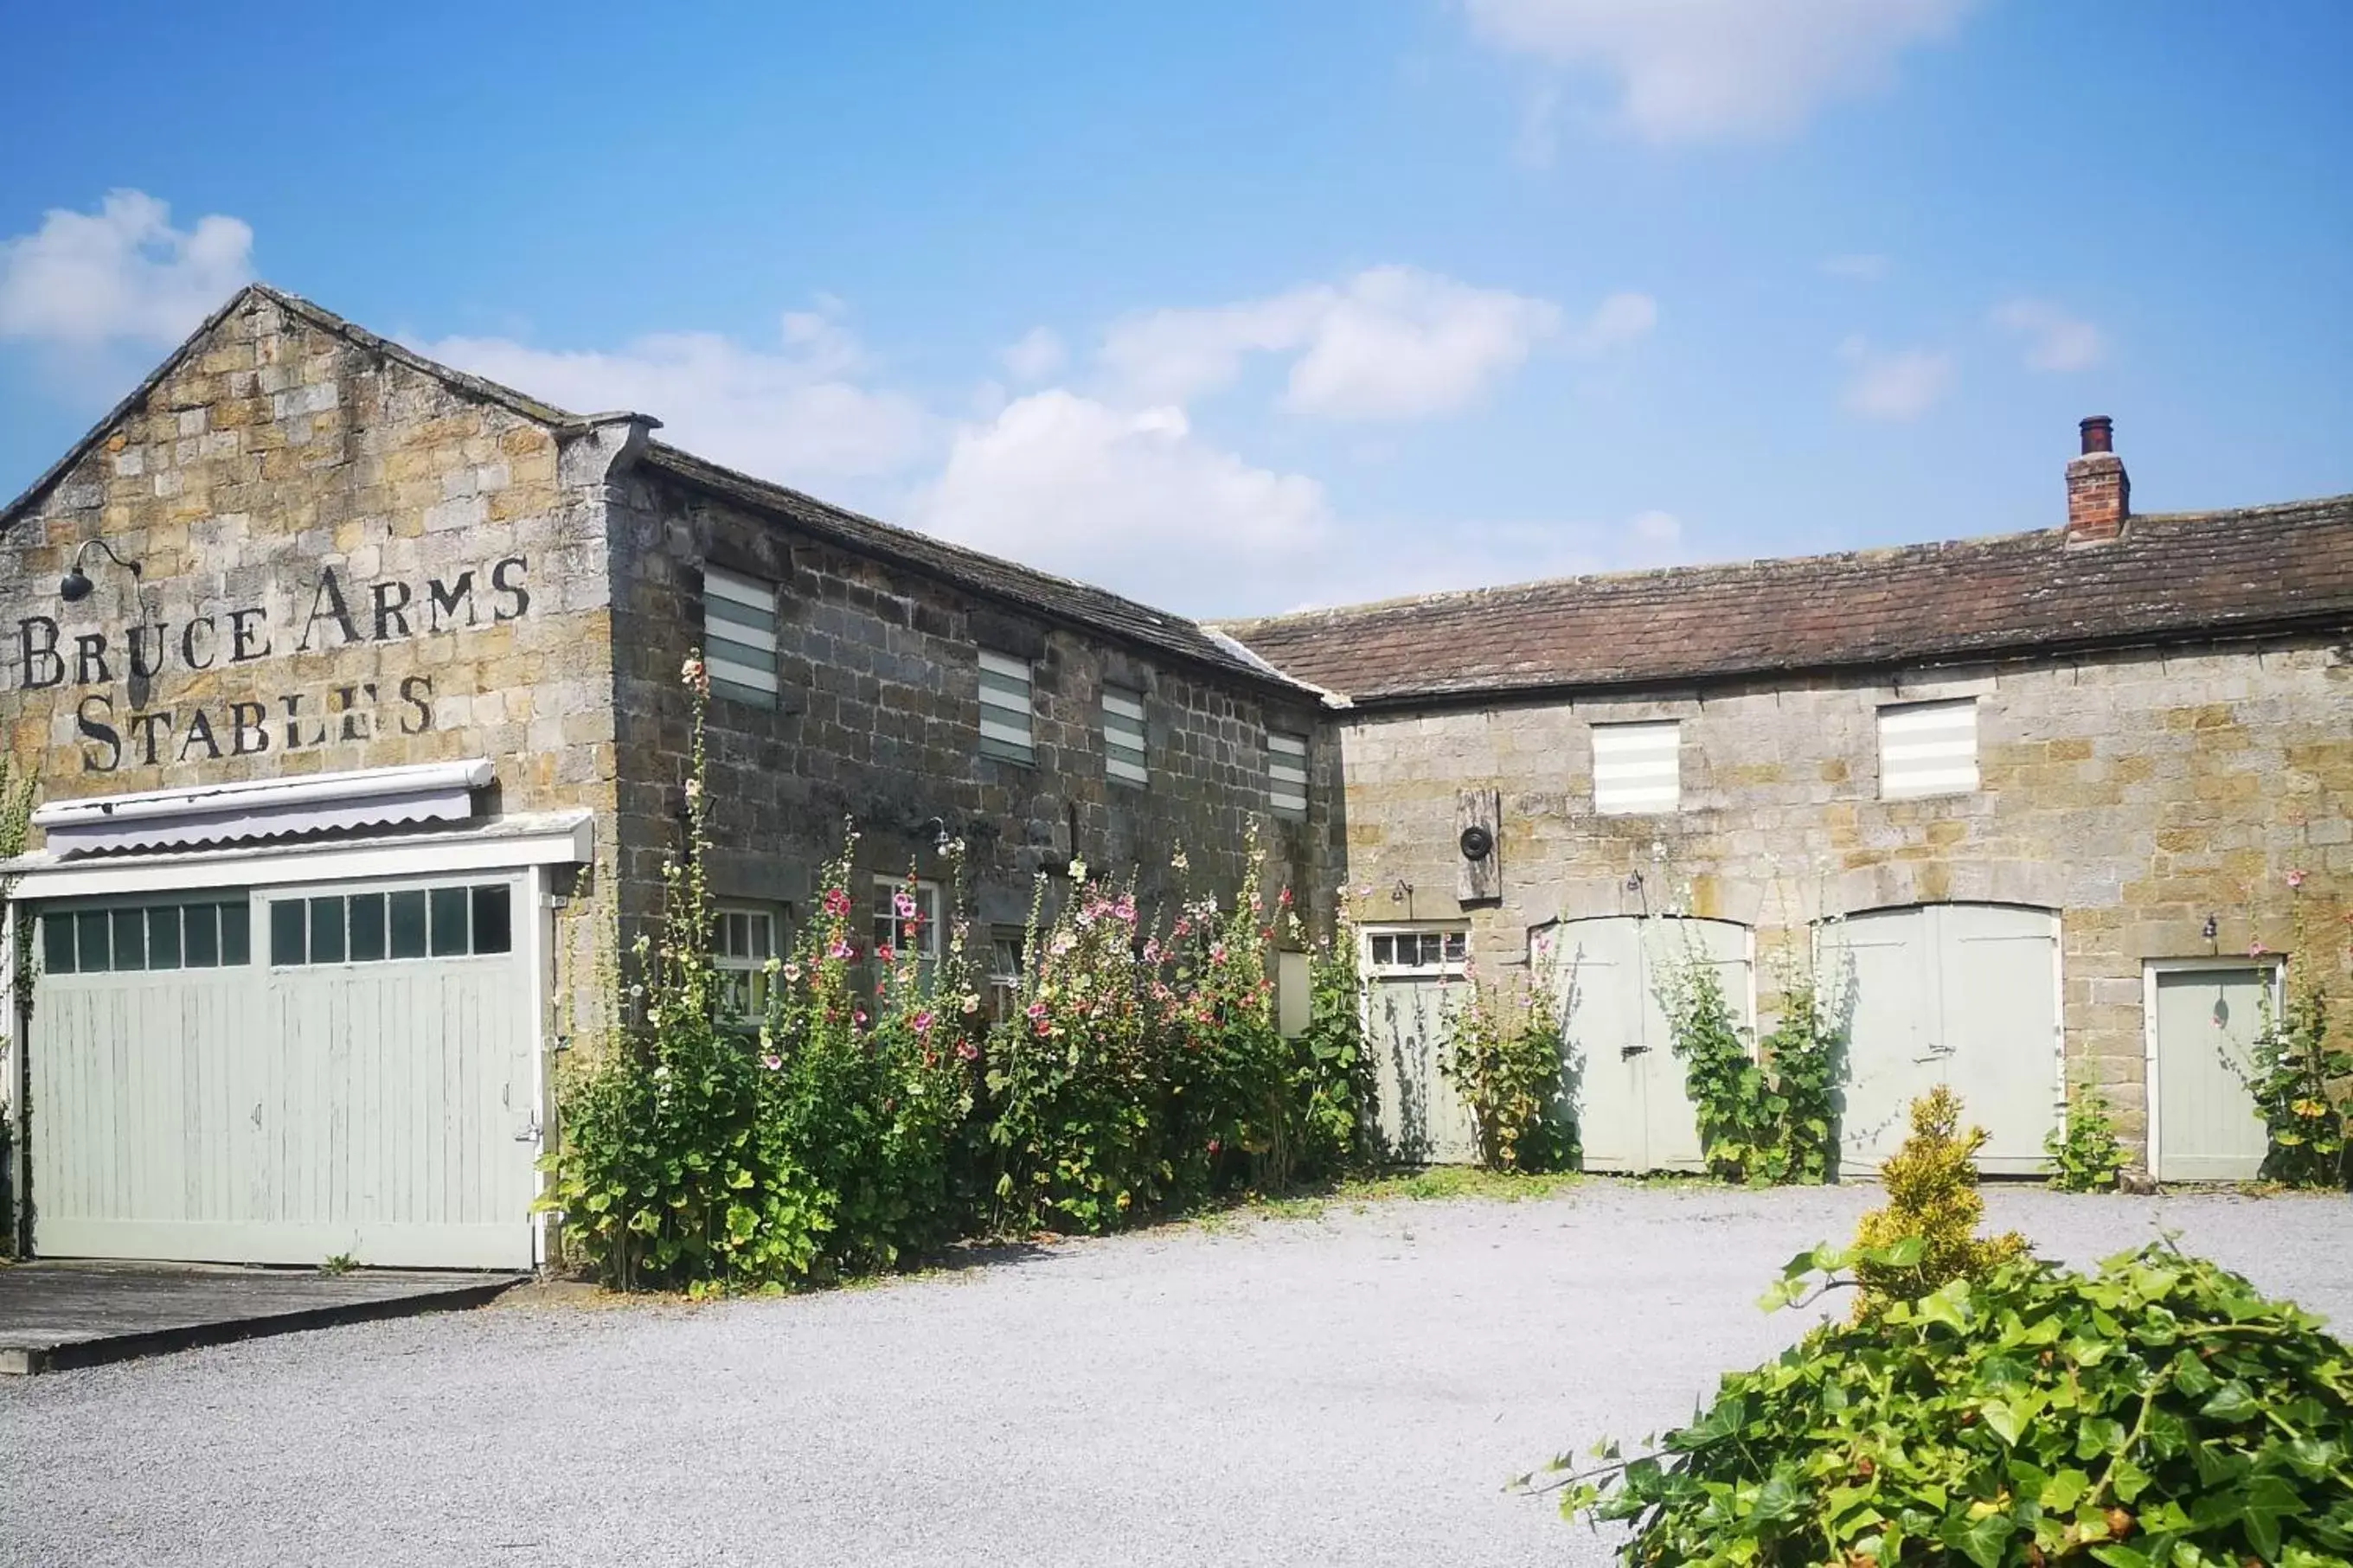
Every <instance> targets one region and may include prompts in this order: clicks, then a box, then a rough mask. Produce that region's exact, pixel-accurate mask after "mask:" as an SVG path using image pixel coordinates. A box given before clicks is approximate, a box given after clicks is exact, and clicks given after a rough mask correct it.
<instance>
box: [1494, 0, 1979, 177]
mask: <svg viewBox="0 0 2353 1568" xmlns="http://www.w3.org/2000/svg"><path fill="white" fill-rule="evenodd" d="M1973 3H1974V0H1464V6H1465V9H1466V10H1467V11H1468V12H1469V14H1470V17H1471V25H1472V29H1473V31H1475V32H1476V33H1477V34H1478V35H1479V36H1480V37H1482V38H1484V39H1485V40H1486V41H1487V42H1489V43H1490V44H1493V45H1494V46H1495V47H1499V48H1502V49H1505V50H1508V51H1510V52H1513V53H1515V54H1525V55H1531V56H1534V57H1535V58H1538V59H1540V60H1543V61H1545V62H1546V63H1547V64H1550V65H1554V66H1558V67H1564V68H1572V69H1585V70H1593V71H1599V72H1600V73H1602V74H1604V75H1606V76H1608V77H1609V78H1610V79H1612V81H1613V82H1614V84H1615V86H1616V88H1617V92H1618V100H1617V103H1616V113H1617V116H1618V118H1619V119H1620V121H1622V122H1623V123H1624V124H1625V125H1626V126H1627V127H1629V128H1630V129H1631V130H1632V131H1633V132H1635V133H1636V134H1638V135H1641V136H1642V137H1644V138H1646V139H1648V140H1651V141H1654V142H1693V141H1702V140H1706V139H1710V138H1715V137H1727V136H1745V135H1763V134H1772V133H1775V132H1784V131H1788V130H1789V129H1791V128H1793V127H1795V126H1797V125H1799V123H1801V122H1802V121H1804V120H1805V119H1806V117H1807V116H1808V115H1809V114H1810V113H1811V112H1812V111H1813V110H1815V109H1816V108H1817V107H1819V106H1820V105H1821V104H1822V103H1824V102H1827V101H1829V100H1833V99H1838V98H1845V97H1852V96H1853V95H1855V94H1858V93H1863V92H1869V91H1872V90H1874V89H1880V88H1883V87H1884V86H1886V85H1887V83H1888V82H1889V81H1891V80H1892V79H1893V78H1894V63H1895V60H1896V58H1897V57H1898V56H1899V55H1901V54H1902V53H1903V52H1904V51H1905V49H1907V48H1910V47H1914V46H1915V45H1918V44H1922V43H1926V42H1931V41H1934V40H1936V39H1938V38H1942V37H1946V36H1947V35H1948V34H1949V33H1950V32H1951V31H1952V30H1953V28H1954V26H1956V25H1957V23H1958V21H1959V20H1960V17H1961V16H1962V14H1963V13H1964V12H1966V11H1967V10H1968V8H1969V6H1970V5H1972V4H1973Z"/></svg>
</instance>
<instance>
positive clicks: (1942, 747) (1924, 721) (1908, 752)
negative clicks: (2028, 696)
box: [1879, 698, 1978, 800]
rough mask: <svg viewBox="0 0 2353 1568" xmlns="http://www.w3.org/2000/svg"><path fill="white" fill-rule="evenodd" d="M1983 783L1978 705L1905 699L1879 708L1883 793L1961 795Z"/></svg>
mask: <svg viewBox="0 0 2353 1568" xmlns="http://www.w3.org/2000/svg"><path fill="white" fill-rule="evenodd" d="M1977 787H1978V705H1977V700H1976V699H1974V698H1963V699H1962V700H1959V701H1957V702H1905V703H1902V704H1899V705H1896V706H1894V707H1888V708H1882V709H1881V710H1879V793H1880V795H1881V796H1882V797H1883V798H1884V799H1889V800H1894V799H1897V798H1900V797H1904V796H1908V795H1958V794H1961V793H1964V792H1966V791H1968V790H1973V789H1975V788H1977Z"/></svg>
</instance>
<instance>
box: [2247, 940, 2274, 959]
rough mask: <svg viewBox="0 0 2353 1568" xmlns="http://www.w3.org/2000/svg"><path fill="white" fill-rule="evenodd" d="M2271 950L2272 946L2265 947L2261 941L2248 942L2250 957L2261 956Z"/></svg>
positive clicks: (2248, 954)
mask: <svg viewBox="0 0 2353 1568" xmlns="http://www.w3.org/2000/svg"><path fill="white" fill-rule="evenodd" d="M2270 951H2271V949H2270V948H2267V947H2265V946H2264V945H2263V943H2262V942H2249V943H2247V956H2248V957H2249V958H2261V957H2263V954H2265V953H2267V952H2270Z"/></svg>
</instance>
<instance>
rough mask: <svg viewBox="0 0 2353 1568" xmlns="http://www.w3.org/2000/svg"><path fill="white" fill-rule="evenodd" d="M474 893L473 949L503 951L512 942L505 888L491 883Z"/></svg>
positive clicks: (512, 934)
mask: <svg viewBox="0 0 2353 1568" xmlns="http://www.w3.org/2000/svg"><path fill="white" fill-rule="evenodd" d="M473 894H474V951H475V952H506V951H507V950H508V949H509V948H510V947H512V945H513V943H514V932H513V930H512V924H511V922H510V920H509V915H508V910H507V889H505V888H504V887H503V886H501V885H499V884H496V883H493V884H491V886H488V887H482V888H476V889H473Z"/></svg>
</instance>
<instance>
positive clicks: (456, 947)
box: [426, 888, 468, 958]
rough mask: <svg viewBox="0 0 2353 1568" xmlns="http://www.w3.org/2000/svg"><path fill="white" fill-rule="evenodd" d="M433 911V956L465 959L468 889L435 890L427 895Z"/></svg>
mask: <svg viewBox="0 0 2353 1568" xmlns="http://www.w3.org/2000/svg"><path fill="white" fill-rule="evenodd" d="M426 901H427V904H429V905H430V906H431V908H432V910H433V921H432V929H433V956H434V957H436V958H463V957H464V956H465V955H466V905H467V903H468V900H467V898H466V889H463V888H435V889H432V890H431V891H430V892H428V893H427V895H426Z"/></svg>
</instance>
